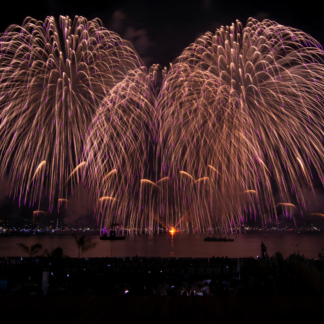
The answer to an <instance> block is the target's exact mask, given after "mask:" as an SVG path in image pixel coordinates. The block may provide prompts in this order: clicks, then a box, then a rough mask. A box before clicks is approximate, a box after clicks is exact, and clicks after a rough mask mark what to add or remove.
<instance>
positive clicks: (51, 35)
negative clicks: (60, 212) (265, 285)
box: [0, 16, 141, 211]
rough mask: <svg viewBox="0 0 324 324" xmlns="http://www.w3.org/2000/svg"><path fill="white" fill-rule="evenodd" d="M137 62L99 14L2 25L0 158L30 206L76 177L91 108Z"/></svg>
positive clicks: (59, 192) (58, 193) (64, 189)
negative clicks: (103, 22) (56, 20)
mask: <svg viewBox="0 0 324 324" xmlns="http://www.w3.org/2000/svg"><path fill="white" fill-rule="evenodd" d="M140 66H141V61H140V60H139V58H138V56H137V54H136V52H135V50H134V49H133V47H132V46H131V45H130V44H129V43H127V42H126V41H124V40H122V39H121V38H120V37H119V36H118V35H117V34H115V33H113V32H110V31H108V30H106V29H105V28H103V27H102V24H101V21H100V20H99V19H95V20H92V21H88V20H87V19H85V18H83V17H77V16H76V17H75V18H74V20H73V21H72V20H71V19H69V17H62V16H61V17H60V20H59V25H57V23H56V22H55V20H54V18H53V17H47V18H46V20H45V21H44V22H41V21H36V20H34V19H32V18H29V17H28V18H26V19H25V21H24V22H23V25H22V26H16V25H11V26H9V27H8V28H7V29H6V31H5V32H4V33H3V34H2V35H1V37H0V121H1V124H0V136H1V143H0V164H1V173H2V175H3V174H5V173H9V175H10V180H11V182H12V184H13V186H12V194H13V197H14V198H15V197H18V199H19V203H20V201H21V199H23V200H24V203H26V200H27V199H30V205H33V204H34V203H35V202H36V199H39V201H40V198H41V195H42V193H44V192H45V194H46V195H48V197H49V210H50V211H51V210H52V208H53V206H54V201H55V200H57V199H62V197H64V196H67V193H68V188H69V187H73V185H74V184H75V183H77V182H78V181H79V178H80V172H81V170H79V169H75V168H76V167H77V166H78V165H79V164H80V163H82V160H81V155H82V150H83V143H84V140H85V138H86V135H87V130H88V126H89V124H90V122H91V121H92V119H93V117H94V116H95V114H96V110H97V107H98V106H99V104H101V102H102V100H103V99H104V98H105V97H106V96H108V95H109V92H110V90H111V89H112V88H113V87H114V86H115V85H116V84H117V83H118V82H120V81H122V80H123V79H124V77H125V75H126V73H127V71H129V70H133V69H135V68H137V67H140ZM73 170H75V172H74V173H72V172H73ZM69 175H70V177H69ZM67 179H68V180H69V183H68V184H66V185H65V182H66V181H67ZM27 196H29V197H27Z"/></svg>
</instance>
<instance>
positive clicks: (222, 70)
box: [158, 18, 324, 228]
mask: <svg viewBox="0 0 324 324" xmlns="http://www.w3.org/2000/svg"><path fill="white" fill-rule="evenodd" d="M323 78H324V69H323V50H322V47H321V45H320V44H319V43H318V42H317V41H316V40H315V39H313V38H312V37H311V36H309V35H307V34H305V33H304V32H302V31H300V30H297V29H294V28H290V27H285V26H283V25H280V24H277V23H276V22H274V21H270V20H264V21H262V22H259V21H257V20H255V19H252V18H250V19H249V20H248V23H247V26H246V27H245V28H243V26H242V24H241V23H240V22H239V21H236V23H235V24H232V25H231V26H226V27H221V28H220V29H217V30H216V32H215V34H212V33H210V32H208V33H206V34H205V35H204V36H202V37H200V38H198V39H197V40H196V41H195V43H194V44H192V45H190V46H189V47H187V48H186V49H185V50H184V51H183V52H182V54H181V55H180V56H179V57H178V58H177V59H176V60H175V61H174V62H173V64H172V65H171V67H170V70H169V72H168V74H167V76H166V77H165V79H164V81H163V87H162V88H161V93H160V95H159V101H158V107H159V115H160V120H161V123H160V124H161V132H160V140H159V146H160V150H161V155H162V157H163V158H162V163H163V164H164V165H168V166H169V169H168V170H167V172H161V177H164V176H167V175H168V176H170V177H172V176H173V177H175V176H179V178H180V179H182V180H180V181H186V182H188V179H185V177H183V176H182V178H181V175H179V170H182V171H183V172H187V173H188V174H190V175H192V177H193V178H195V179H199V178H203V177H207V176H208V177H209V181H206V184H202V183H200V184H199V185H198V183H197V185H196V186H193V185H191V186H190V189H189V188H188V184H186V191H187V193H186V195H188V197H189V201H192V197H195V196H196V197H197V198H198V197H199V199H195V200H194V202H195V208H194V210H195V212H194V215H195V217H197V218H199V219H201V218H203V220H202V222H203V223H204V227H205V228H208V227H209V225H210V224H211V220H212V219H215V218H219V219H223V221H224V220H225V222H226V223H227V224H241V223H242V222H244V221H245V219H246V217H247V215H250V216H251V215H255V216H257V215H258V216H261V217H263V215H265V214H267V215H270V218H271V217H272V216H274V217H276V216H277V211H276V202H275V201H274V195H273V190H274V184H275V187H276V188H277V189H276V190H278V191H279V195H280V199H281V201H282V202H285V203H290V202H291V199H292V196H295V197H296V198H297V201H298V204H299V207H300V208H302V207H303V206H304V204H305V201H304V197H303V188H305V187H311V188H312V178H313V175H312V173H311V165H312V166H313V168H314V169H313V170H316V172H317V174H318V176H319V177H320V179H321V181H322V183H323V181H324V179H323V171H322V167H323V166H322V161H323V144H322V140H323V107H322V106H323V100H324V93H323V89H324V79H323ZM208 166H212V168H211V167H208ZM214 170H217V172H215V171H214ZM186 178H188V177H186ZM190 183H191V181H190ZM238 188H240V190H238ZM247 190H253V191H256V192H257V193H258V195H251V194H244V195H241V194H239V192H244V191H245V192H246V191H247ZM229 193H231V195H230V196H232V197H235V199H232V200H231V201H228V199H225V195H228V194H229ZM190 197H191V198H190ZM247 197H249V202H248V203H247V201H246V199H247ZM223 201H228V204H227V207H226V208H224V207H225V206H223V208H219V209H218V208H217V204H220V203H221V204H222V205H223V203H222V202H223ZM207 206H210V207H209V208H207ZM190 207H192V203H191V204H189V206H188V208H190ZM282 208H285V205H282ZM203 210H204V212H202V211H203Z"/></svg>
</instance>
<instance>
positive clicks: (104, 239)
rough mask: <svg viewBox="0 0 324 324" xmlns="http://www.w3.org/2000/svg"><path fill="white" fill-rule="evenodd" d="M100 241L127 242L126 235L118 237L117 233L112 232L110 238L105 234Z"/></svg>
mask: <svg viewBox="0 0 324 324" xmlns="http://www.w3.org/2000/svg"><path fill="white" fill-rule="evenodd" d="M100 240H103V241H117V240H125V235H116V231H110V235H109V236H108V235H107V234H106V233H105V234H104V235H102V236H100Z"/></svg>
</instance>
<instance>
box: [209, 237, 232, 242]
mask: <svg viewBox="0 0 324 324" xmlns="http://www.w3.org/2000/svg"><path fill="white" fill-rule="evenodd" d="M204 241H205V242H234V239H230V238H229V239H228V238H226V237H223V238H217V237H206V238H204Z"/></svg>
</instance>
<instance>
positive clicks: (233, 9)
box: [0, 0, 324, 225]
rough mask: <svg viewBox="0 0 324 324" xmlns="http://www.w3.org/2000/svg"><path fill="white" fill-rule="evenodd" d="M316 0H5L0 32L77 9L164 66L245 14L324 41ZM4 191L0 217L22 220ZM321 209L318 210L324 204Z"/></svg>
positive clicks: (27, 213)
mask: <svg viewBox="0 0 324 324" xmlns="http://www.w3.org/2000/svg"><path fill="white" fill-rule="evenodd" d="M319 4H320V1H313V0H312V1H305V2H303V3H300V2H298V1H291V2H287V1H271V2H270V1H260V0H259V1H256V0H252V1H237V0H236V1H216V0H200V1H183V0H176V1H175V0H172V1H171V0H164V1H157V0H155V1H152V0H143V1H134V0H119V1H107V0H106V1H84V0H80V1H68V0H65V1H62V0H59V1H57V0H48V1H38V0H37V1H23V2H22V1H19V2H17V1H6V5H5V6H4V5H2V10H1V11H0V15H1V19H0V32H3V31H4V30H5V29H6V27H8V26H9V25H10V24H19V25H21V24H22V22H23V20H24V18H25V17H27V16H31V17H33V18H35V19H38V20H42V21H43V20H44V19H45V18H46V16H54V17H55V18H56V19H57V21H58V17H59V16H60V15H68V16H70V18H72V19H73V17H74V16H75V15H79V16H84V17H86V18H87V19H89V20H91V19H93V18H96V17H98V18H100V19H101V20H102V22H103V25H104V27H106V28H107V29H110V30H112V31H115V32H117V33H118V34H119V35H120V36H121V37H122V38H124V39H127V40H129V41H131V42H132V44H133V45H134V46H135V49H136V50H137V52H138V53H139V55H140V56H141V58H142V59H143V60H144V62H145V64H146V66H147V67H149V66H151V64H153V63H159V64H160V65H162V66H168V65H169V63H170V62H172V61H173V60H174V59H175V58H176V57H177V56H178V55H180V53H181V52H182V50H183V49H184V48H185V47H186V46H188V45H189V44H190V43H192V42H194V40H195V39H196V38H197V37H199V36H200V35H202V34H204V33H205V32H207V31H211V32H214V31H215V29H216V28H219V27H220V26H221V25H230V24H231V23H232V22H235V20H236V19H239V20H240V21H241V22H242V23H243V25H245V24H246V21H247V19H248V18H249V17H253V18H256V19H258V20H263V19H266V18H268V19H271V20H274V21H276V22H278V23H280V24H283V25H287V26H291V27H295V28H298V29H301V30H303V31H304V32H306V33H309V34H310V35H312V36H313V37H314V38H315V39H317V40H318V41H319V42H320V43H321V44H322V45H323V44H324V24H323V20H324V19H323V10H322V8H321V7H320V6H319ZM3 191H4V188H1V189H0V200H1V201H0V219H16V220H17V221H18V220H21V221H22V222H23V219H25V217H27V218H29V219H31V217H32V209H29V208H26V207H24V208H20V209H19V208H18V203H16V202H15V203H13V202H12V199H9V198H5V197H4V195H3ZM320 195H321V196H323V197H324V195H323V193H320ZM322 201H323V202H322ZM319 204H320V205H321V204H322V205H323V204H324V198H323V199H321V198H320V201H319ZM44 205H45V203H44ZM319 207H320V206H319ZM78 208H79V207H78ZM80 208H81V209H82V208H83V207H82V206H81V207H80ZM44 209H45V210H46V209H47V207H46V206H44ZM87 209H88V207H87V206H84V211H86V210H87ZM322 209H323V210H322V212H323V211H324V206H323V208H322ZM81 214H82V217H81V219H78V221H80V220H81V221H82V219H83V220H85V219H86V220H89V221H90V222H84V225H85V224H86V223H87V224H88V225H93V224H94V220H93V219H91V217H89V213H88V212H80V215H81ZM63 216H65V217H68V215H66V214H64V213H63V214H61V216H60V217H63ZM56 218H57V215H56V213H55V212H54V214H53V215H52V216H51V219H56ZM299 218H300V217H299ZM318 221H321V222H322V221H323V220H322V219H318V218H316V219H311V218H307V220H306V222H307V224H309V223H310V222H317V223H318ZM303 223H304V220H302V219H300V222H298V225H302V224H303ZM254 224H255V223H254ZM80 225H81V224H80ZM251 225H253V224H251ZM258 225H259V224H258ZM290 225H292V224H291V223H290ZM323 225H324V224H323Z"/></svg>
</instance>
